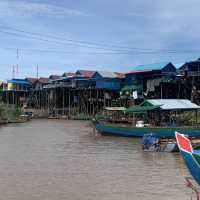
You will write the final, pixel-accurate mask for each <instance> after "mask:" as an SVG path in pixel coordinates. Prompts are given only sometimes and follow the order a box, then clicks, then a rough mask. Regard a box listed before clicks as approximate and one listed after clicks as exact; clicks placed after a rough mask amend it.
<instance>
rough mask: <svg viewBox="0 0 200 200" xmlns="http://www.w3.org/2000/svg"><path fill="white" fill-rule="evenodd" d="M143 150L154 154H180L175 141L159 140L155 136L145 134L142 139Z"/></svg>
mask: <svg viewBox="0 0 200 200" xmlns="http://www.w3.org/2000/svg"><path fill="white" fill-rule="evenodd" d="M142 149H143V150H144V151H150V152H151V151H153V152H178V151H179V149H178V145H177V143H176V141H175V140H174V139H162V138H158V137H157V136H156V135H155V134H153V133H150V134H145V135H144V136H143V138H142Z"/></svg>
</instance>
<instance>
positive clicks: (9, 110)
mask: <svg viewBox="0 0 200 200" xmlns="http://www.w3.org/2000/svg"><path fill="white" fill-rule="evenodd" d="M22 114H23V112H22V110H21V109H20V108H18V107H16V106H12V105H5V104H0V125H2V124H7V123H23V122H26V121H28V120H29V117H28V116H26V115H22Z"/></svg>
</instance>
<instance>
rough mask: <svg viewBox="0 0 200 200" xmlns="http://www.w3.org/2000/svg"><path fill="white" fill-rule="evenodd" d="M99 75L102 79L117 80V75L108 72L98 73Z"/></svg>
mask: <svg viewBox="0 0 200 200" xmlns="http://www.w3.org/2000/svg"><path fill="white" fill-rule="evenodd" d="M98 73H99V75H100V76H102V77H103V78H117V74H116V73H115V72H109V71H98Z"/></svg>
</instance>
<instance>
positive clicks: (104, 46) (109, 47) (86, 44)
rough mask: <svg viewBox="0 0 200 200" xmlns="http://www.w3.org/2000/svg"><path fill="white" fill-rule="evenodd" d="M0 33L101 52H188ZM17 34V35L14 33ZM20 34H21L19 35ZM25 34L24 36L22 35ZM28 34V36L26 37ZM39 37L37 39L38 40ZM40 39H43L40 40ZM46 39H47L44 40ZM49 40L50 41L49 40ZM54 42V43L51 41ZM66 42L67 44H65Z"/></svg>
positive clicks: (28, 32)
mask: <svg viewBox="0 0 200 200" xmlns="http://www.w3.org/2000/svg"><path fill="white" fill-rule="evenodd" d="M2 29H8V30H11V31H15V32H8V31H4V30H2ZM0 32H2V33H7V34H11V35H12V34H13V35H15V36H18V37H25V38H30V39H35V40H40V41H44V42H53V43H57V44H68V45H73V46H79V47H84V48H92V49H101V50H111V51H133V50H138V51H145V52H146V51H148V52H152V51H153V52H155V51H156V52H157V51H158V52H170V53H176V52H180V51H181V52H188V50H178V49H152V48H138V47H127V46H119V45H115V44H108V43H95V42H88V41H82V40H73V39H67V38H62V37H58V36H53V35H49V34H41V33H35V32H30V31H25V30H21V29H17V28H12V27H8V26H6V27H3V26H1V27H0ZM16 32H18V33H16ZM19 33H21V34H19ZM24 34H25V35H24ZM27 34H28V35H27ZM38 37H39V38H38ZM40 37H45V39H44V38H40ZM46 38H48V39H46ZM50 39H51V40H50ZM52 39H53V40H56V41H52ZM66 42H67V43H66ZM189 51H200V50H198V49H192V50H189Z"/></svg>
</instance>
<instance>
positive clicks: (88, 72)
mask: <svg viewBox="0 0 200 200" xmlns="http://www.w3.org/2000/svg"><path fill="white" fill-rule="evenodd" d="M95 73H96V71H92V70H78V71H77V72H76V74H80V75H82V76H84V77H86V78H92V76H94V74H95Z"/></svg>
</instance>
